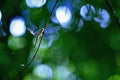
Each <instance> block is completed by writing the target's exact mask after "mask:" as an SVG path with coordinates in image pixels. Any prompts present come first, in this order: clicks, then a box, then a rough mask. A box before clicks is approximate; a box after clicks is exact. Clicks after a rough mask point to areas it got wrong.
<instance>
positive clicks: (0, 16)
mask: <svg viewBox="0 0 120 80" xmlns="http://www.w3.org/2000/svg"><path fill="white" fill-rule="evenodd" d="M1 19H2V13H1V11H0V26H1V25H2V21H1Z"/></svg>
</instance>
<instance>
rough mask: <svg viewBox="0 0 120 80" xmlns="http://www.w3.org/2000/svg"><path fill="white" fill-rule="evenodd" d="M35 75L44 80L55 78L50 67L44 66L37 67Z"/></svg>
mask: <svg viewBox="0 0 120 80" xmlns="http://www.w3.org/2000/svg"><path fill="white" fill-rule="evenodd" d="M34 74H35V75H36V76H38V77H39V78H42V79H51V78H52V76H53V71H52V69H51V67H49V66H48V65H45V64H42V65H39V66H37V67H35V69H34Z"/></svg>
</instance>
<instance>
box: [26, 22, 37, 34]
mask: <svg viewBox="0 0 120 80" xmlns="http://www.w3.org/2000/svg"><path fill="white" fill-rule="evenodd" d="M27 29H28V31H29V32H30V33H31V34H32V35H36V34H37V32H38V28H37V27H36V26H35V25H34V24H33V23H32V22H31V21H29V22H28V23H27Z"/></svg>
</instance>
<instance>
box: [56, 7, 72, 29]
mask: <svg viewBox="0 0 120 80" xmlns="http://www.w3.org/2000/svg"><path fill="white" fill-rule="evenodd" d="M56 18H57V19H58V21H59V23H60V24H61V25H62V27H63V28H67V27H66V26H67V24H68V23H69V22H70V20H71V18H72V14H71V11H70V9H69V8H67V7H66V6H60V7H58V8H57V10H56Z"/></svg>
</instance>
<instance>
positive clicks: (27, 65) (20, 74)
mask: <svg viewBox="0 0 120 80" xmlns="http://www.w3.org/2000/svg"><path fill="white" fill-rule="evenodd" d="M57 3H58V0H56V2H55V5H54V6H53V9H52V11H51V13H50V17H51V16H52V14H53V11H54V9H55V7H56V5H57ZM50 17H49V18H48V20H47V22H46V24H45V26H44V31H43V33H42V35H41V37H40V42H39V45H38V47H37V49H36V51H35V53H34V56H33V57H32V59H31V60H30V62H29V63H27V64H26V65H25V67H24V68H23V69H22V70H21V71H20V72H19V75H18V76H19V77H18V76H16V78H14V79H13V80H20V78H21V76H22V74H23V73H24V71H25V70H26V69H27V68H28V67H29V65H30V64H31V63H32V62H33V60H34V58H35V57H36V55H37V52H38V50H39V47H40V45H41V42H42V38H43V35H44V32H45V29H46V27H47V25H48V23H49V21H50ZM38 35H39V34H38ZM17 78H18V79H17Z"/></svg>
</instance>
